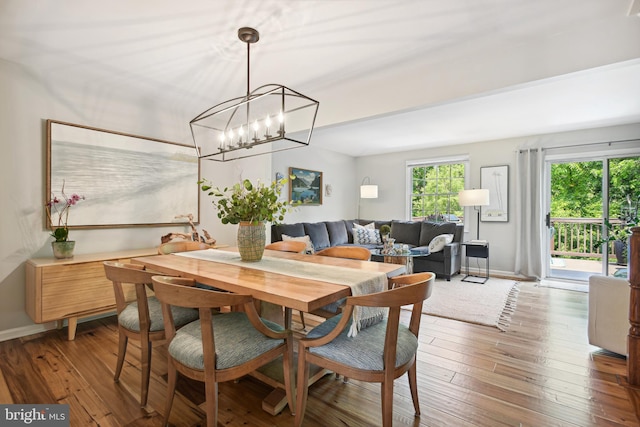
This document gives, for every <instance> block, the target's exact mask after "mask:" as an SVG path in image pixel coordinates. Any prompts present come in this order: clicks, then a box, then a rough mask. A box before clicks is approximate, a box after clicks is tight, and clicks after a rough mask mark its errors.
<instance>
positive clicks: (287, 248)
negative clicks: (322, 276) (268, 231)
mask: <svg viewBox="0 0 640 427" xmlns="http://www.w3.org/2000/svg"><path fill="white" fill-rule="evenodd" d="M264 248H265V249H270V250H272V251H280V252H294V253H303V252H304V251H305V249H306V248H307V244H306V243H305V242H298V241H295V240H280V241H278V242H273V243H270V244H268V245H267V246H265V247H264Z"/></svg>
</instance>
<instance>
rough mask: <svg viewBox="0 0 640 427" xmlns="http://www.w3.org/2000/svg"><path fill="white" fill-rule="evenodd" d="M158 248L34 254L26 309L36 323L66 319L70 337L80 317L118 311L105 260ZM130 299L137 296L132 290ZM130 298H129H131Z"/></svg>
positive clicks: (123, 258) (29, 263) (149, 252)
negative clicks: (58, 255) (69, 255)
mask: <svg viewBox="0 0 640 427" xmlns="http://www.w3.org/2000/svg"><path fill="white" fill-rule="evenodd" d="M157 253H158V252H157V248H152V249H136V250H128V251H118V252H107V253H97V254H85V255H75V256H74V257H73V258H68V259H56V258H53V257H51V258H33V259H29V260H27V262H26V292H25V293H26V295H25V302H26V310H27V314H29V316H30V317H31V319H32V320H33V321H34V322H35V323H46V322H52V321H56V322H58V328H61V327H62V326H63V322H64V320H65V319H67V324H68V339H69V340H70V341H71V340H73V339H75V336H76V326H77V324H78V318H82V317H88V316H92V315H96V314H100V313H107V312H110V311H115V307H116V301H115V297H114V293H113V284H112V283H111V281H109V280H107V278H106V277H105V275H104V267H103V264H102V263H103V262H104V261H110V260H113V261H127V260H129V259H131V258H135V257H140V256H147V255H155V254H157ZM128 297H130V299H135V295H134V293H133V292H132V293H131V295H129V296H128ZM128 299H129V298H128Z"/></svg>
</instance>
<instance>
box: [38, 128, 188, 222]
mask: <svg viewBox="0 0 640 427" xmlns="http://www.w3.org/2000/svg"><path fill="white" fill-rule="evenodd" d="M46 128H47V129H46V130H47V132H46V144H47V148H46V152H47V159H46V168H47V171H46V178H47V183H46V196H45V200H46V202H45V203H44V204H43V205H44V206H45V209H51V208H50V207H49V206H48V205H47V202H49V201H50V200H51V199H52V198H53V197H54V196H57V197H61V196H62V195H61V191H62V186H63V185H64V190H65V194H66V195H67V196H71V195H72V194H74V193H75V194H78V195H81V196H83V197H84V199H83V200H81V201H80V202H79V203H77V204H76V205H74V206H73V208H72V209H70V212H69V213H70V214H69V216H68V220H67V225H68V227H69V228H116V227H139V226H169V225H177V224H187V225H188V224H189V219H190V218H189V215H190V216H191V219H192V222H193V223H194V224H197V223H199V218H200V216H199V215H200V214H199V213H200V188H199V185H198V181H199V179H200V163H199V160H198V156H197V155H196V151H195V148H194V147H193V146H192V145H185V144H178V143H175V142H169V141H163V140H160V139H155V138H147V137H143V136H137V135H130V134H126V133H122V132H115V131H109V130H105V129H98V128H94V127H89V126H82V125H77V124H72V123H66V122H61V121H56V120H51V119H49V120H47V122H46ZM49 213H50V212H49ZM54 217H55V215H54ZM56 225H57V224H54V225H53V226H54V227H55V226H56ZM48 228H52V225H51V224H48Z"/></svg>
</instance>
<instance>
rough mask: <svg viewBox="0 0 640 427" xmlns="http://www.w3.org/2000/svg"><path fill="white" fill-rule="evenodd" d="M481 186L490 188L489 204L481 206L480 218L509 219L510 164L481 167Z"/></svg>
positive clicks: (492, 220)
mask: <svg viewBox="0 0 640 427" xmlns="http://www.w3.org/2000/svg"><path fill="white" fill-rule="evenodd" d="M480 188H484V189H487V190H489V206H482V207H481V208H480V220H481V221H485V222H508V221H509V166H508V165H503V166H487V167H481V168H480Z"/></svg>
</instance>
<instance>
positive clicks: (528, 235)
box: [514, 149, 546, 279]
mask: <svg viewBox="0 0 640 427" xmlns="http://www.w3.org/2000/svg"><path fill="white" fill-rule="evenodd" d="M516 157H517V159H516V170H515V172H516V173H515V176H516V186H515V191H514V193H515V202H516V215H515V219H516V262H515V272H516V273H518V274H522V275H524V276H527V277H532V278H536V279H541V278H542V268H543V255H544V254H543V251H542V242H543V232H546V226H545V225H544V224H543V221H544V216H543V213H542V206H543V204H542V201H543V194H542V189H543V188H544V186H543V182H542V180H543V176H544V169H543V167H544V159H543V151H542V149H525V150H520V151H518V152H517V153H516Z"/></svg>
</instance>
